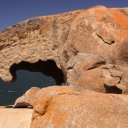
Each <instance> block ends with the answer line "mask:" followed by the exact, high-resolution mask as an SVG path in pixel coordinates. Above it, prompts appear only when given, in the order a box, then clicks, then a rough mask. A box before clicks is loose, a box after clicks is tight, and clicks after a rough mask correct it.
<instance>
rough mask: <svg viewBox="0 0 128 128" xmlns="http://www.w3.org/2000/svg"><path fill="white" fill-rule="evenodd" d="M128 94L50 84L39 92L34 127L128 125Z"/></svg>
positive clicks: (123, 127)
mask: <svg viewBox="0 0 128 128" xmlns="http://www.w3.org/2000/svg"><path fill="white" fill-rule="evenodd" d="M127 127H128V96H127V95H118V94H104V93H97V92H94V91H89V90H84V91H82V90H77V89H76V88H72V87H69V86H67V87H66V86H65V87H59V86H58V87H57V86H53V87H48V88H44V89H41V90H40V91H39V92H38V93H37V94H36V101H35V104H34V113H33V117H32V123H31V128H127Z"/></svg>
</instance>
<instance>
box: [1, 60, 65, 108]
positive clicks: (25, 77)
mask: <svg viewBox="0 0 128 128" xmlns="http://www.w3.org/2000/svg"><path fill="white" fill-rule="evenodd" d="M10 72H11V74H12V76H13V81H12V82H11V83H5V82H4V81H2V80H0V105H1V106H3V105H12V104H13V103H14V101H15V100H16V98H18V97H20V96H21V95H22V94H23V93H25V92H26V91H27V90H28V89H29V88H31V87H40V88H42V87H47V86H52V85H56V84H57V85H60V84H62V83H64V82H65V79H64V74H63V72H62V70H61V69H59V68H58V67H57V66H56V63H55V62H54V61H52V60H48V61H38V62H36V63H28V62H24V61H22V62H20V63H19V64H13V65H12V66H11V68H10Z"/></svg>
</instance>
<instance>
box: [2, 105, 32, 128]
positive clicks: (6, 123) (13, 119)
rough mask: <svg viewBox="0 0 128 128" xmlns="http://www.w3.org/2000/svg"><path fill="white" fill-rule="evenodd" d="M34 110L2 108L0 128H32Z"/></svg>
mask: <svg viewBox="0 0 128 128" xmlns="http://www.w3.org/2000/svg"><path fill="white" fill-rule="evenodd" d="M31 117H32V109H25V108H19V109H13V108H3V107H0V128H30V124H31Z"/></svg>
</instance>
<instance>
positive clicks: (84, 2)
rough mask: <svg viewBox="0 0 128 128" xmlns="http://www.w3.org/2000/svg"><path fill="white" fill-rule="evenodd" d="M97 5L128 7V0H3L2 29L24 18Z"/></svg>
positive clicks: (0, 26)
mask: <svg viewBox="0 0 128 128" xmlns="http://www.w3.org/2000/svg"><path fill="white" fill-rule="evenodd" d="M95 5H104V6H107V7H126V6H128V0H1V1H0V31H1V30H3V29H4V28H6V27H8V26H11V25H14V24H16V23H17V22H20V21H22V20H25V19H28V18H31V17H35V16H42V15H49V14H56V13H62V12H67V11H71V10H76V9H84V8H89V7H92V6H95Z"/></svg>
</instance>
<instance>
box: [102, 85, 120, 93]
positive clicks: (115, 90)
mask: <svg viewBox="0 0 128 128" xmlns="http://www.w3.org/2000/svg"><path fill="white" fill-rule="evenodd" d="M104 87H105V89H106V93H113V94H122V90H121V89H119V88H118V87H116V86H108V85H104Z"/></svg>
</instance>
